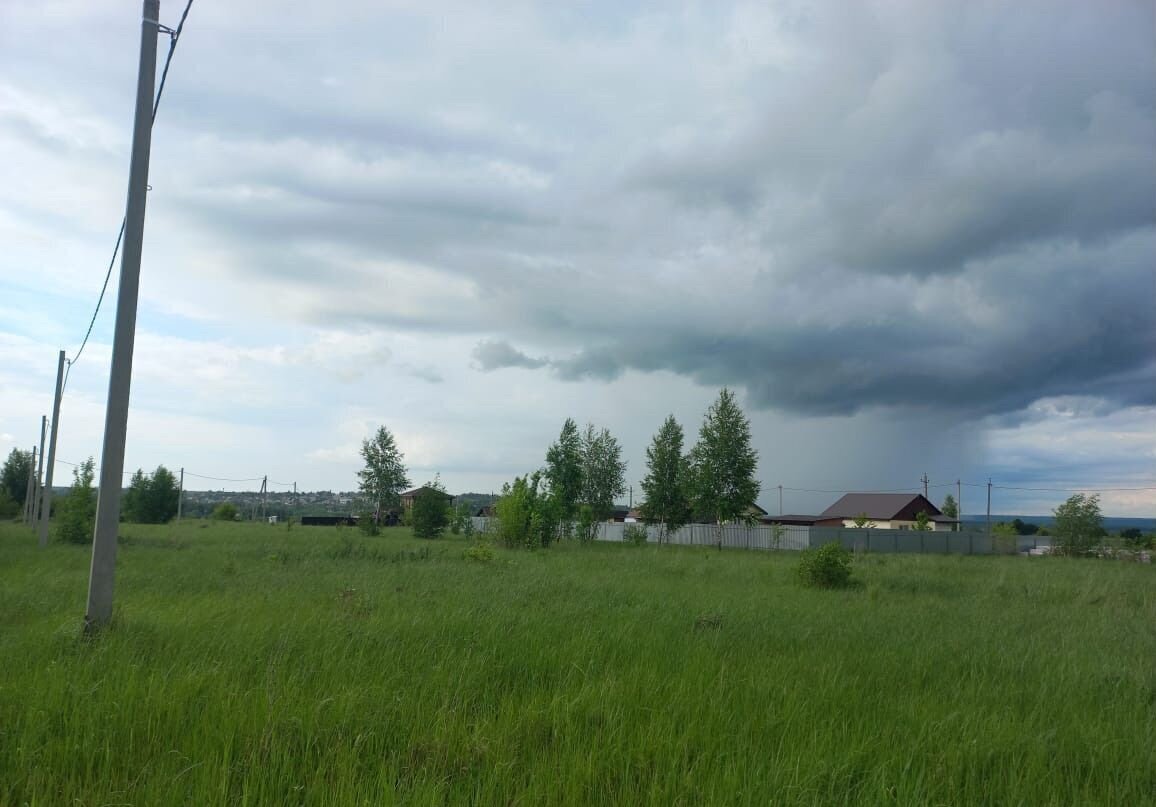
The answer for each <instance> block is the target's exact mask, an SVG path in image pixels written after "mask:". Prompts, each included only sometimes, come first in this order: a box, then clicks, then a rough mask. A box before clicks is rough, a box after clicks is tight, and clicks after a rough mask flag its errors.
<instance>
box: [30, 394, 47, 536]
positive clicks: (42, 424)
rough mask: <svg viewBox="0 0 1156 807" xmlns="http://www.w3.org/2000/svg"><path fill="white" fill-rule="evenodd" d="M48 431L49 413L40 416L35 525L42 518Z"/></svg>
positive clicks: (33, 499) (34, 499) (33, 494)
mask: <svg viewBox="0 0 1156 807" xmlns="http://www.w3.org/2000/svg"><path fill="white" fill-rule="evenodd" d="M47 431H48V415H41V416H40V457H39V458H38V459H37V461H36V486H35V488H34V489H33V491H32V519H31V521H32V524H33V525H34V526H35V524H36V522H37V521H39V519H40V492H41V491H42V490H44V488H43V486H42V485H41V480H42V479H44V435H45V434H46V433H47Z"/></svg>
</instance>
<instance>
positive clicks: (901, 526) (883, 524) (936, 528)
mask: <svg viewBox="0 0 1156 807" xmlns="http://www.w3.org/2000/svg"><path fill="white" fill-rule="evenodd" d="M830 522H831V519H828V520H827V521H824V522H822V524H821V525H818V524H817V525H816V526H824V527H828V526H837V525H833V524H831V523H830ZM915 524H916V522H914V521H902V520H900V519H892V520H891V521H875V520H874V519H872V520H871V526H870V528H871V529H875V530H913V529H915ZM843 526H844V527H846V528H847V529H857V528H856V527H855V521H854V519H850V518H845V519H843ZM927 529H928V531H930V532H951V525H950V524H936V523H935V522H934V521H929V522H927Z"/></svg>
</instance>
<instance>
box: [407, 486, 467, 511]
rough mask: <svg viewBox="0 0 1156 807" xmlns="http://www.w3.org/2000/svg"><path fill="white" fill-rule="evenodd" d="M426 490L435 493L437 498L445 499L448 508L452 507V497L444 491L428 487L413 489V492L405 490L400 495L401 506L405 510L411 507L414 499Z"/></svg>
mask: <svg viewBox="0 0 1156 807" xmlns="http://www.w3.org/2000/svg"><path fill="white" fill-rule="evenodd" d="M427 490H428V491H429V492H430V493H436V494H438V495H439V496H441V497H443V498H445V499H446V503H447V504H448V505H450V506H453V503H454V497H453V496H451V495H450V494H448V493H446V492H445V491H444V490H438V489H437V488H431V487H429V486H428V485H422V486H421V487H420V488H414V489H413V490H407V491H406V492H405V493H403V494H401V506H402V507H404V508H405V509H406V510H408V509H409V508H411V507H413V502H414V499H416V498H417V497H418V496H420V495H421V494H422V493H424V492H425V491H427Z"/></svg>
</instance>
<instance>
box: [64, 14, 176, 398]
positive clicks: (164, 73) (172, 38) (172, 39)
mask: <svg viewBox="0 0 1156 807" xmlns="http://www.w3.org/2000/svg"><path fill="white" fill-rule="evenodd" d="M192 7H193V0H189V1H188V3H187V4H186V5H185V10H184V13H182V14H181V21H180V22H179V23H177V27H176V30H171V29H161V28H160V27H159V26H158V31H157V32H158V33H161V32H162V30H168V31H169V52H168V54H167V55H166V56H165V66H164V69H162V70H161V80H160V84H159V86H158V87H157V94H156V98H154V99H153V114H152V123H153V124H155V123H156V121H157V110H158V109H159V108H160V105H161V96H162V95H163V94H164V91H165V81H166V80H167V79H168V77H169V65H171V64H172V62H173V53H174V52H175V51H176V49H177V40H179V39H180V38H181V31H183V30H184V28H185V20H186V19H187V18H188V16H189V10H190V9H191V8H192ZM127 221H128V217H127V216H123V217H121V220H120V232H119V233H117V236H116V244H115V245H114V246H113V248H112V258H111V259H109V262H108V270H107V271H106V272H105V273H104V283H103V284H102V285H101V287H100V296H99V297H97V298H96V308H95V309H94V310H93V312H92V319H91V320H89V322H88V330H86V331H85V332H84V339H83V340H81V343H80V347H79V348H78V349H77V351H76V355H75V356H73V357H72V358H71V359H67V360H66V364H67V366H66V367H65V370H64V381H63V382H62V383H61V385H60V392H61V394H62V395H63V394H64V390H65V388H66V387H67V386H68V375H69V373H70V372H71V371H72V365H73V364H75V363H76V362H78V361H80V356H81V354H83V353H84V348H85V346H86V345H87V344H88V338H89V337H90V336H91V335H92V328H93V326H94V325H96V317H97V315H98V314H100V306H101V304H102V303H104V295H105V293H106V292H107V291H108V281H109V280H110V279H111V278H112V268H113V267H114V266H115V265H116V256H117V253H118V252H120V244H121V242H122V241H123V240H124V228H125V224H126V222H127Z"/></svg>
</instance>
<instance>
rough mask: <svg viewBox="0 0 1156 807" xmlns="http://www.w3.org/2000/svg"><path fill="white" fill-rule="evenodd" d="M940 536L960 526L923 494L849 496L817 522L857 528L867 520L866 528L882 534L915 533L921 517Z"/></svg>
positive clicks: (826, 511) (863, 494) (853, 494)
mask: <svg viewBox="0 0 1156 807" xmlns="http://www.w3.org/2000/svg"><path fill="white" fill-rule="evenodd" d="M921 512H922V513H926V514H927V519H928V526H929V527H930V528H931V529H932V530H934V531H938V532H944V531H950V530H952V529H954V528H955V525H956V524H958V523H959V522H958V521H957V520H956V519H953V518H948V517H947V516H945V515H944V514H943V512H942V511H941V510H940V509H939V508H938V507H936V506H935V505H934V504H932V503H931V502H930V501H929V500H928V499H927V498H926V497H925V496H923V495H922V494H920V493H847V494H845V495H844V496H843V498H841V499H839V501H837V502H835V503H834V504H833V505H831V506H830V507H828V508H827V509H826V510H824V511H823V512H822V513H820V514H819V517H818V518H817V519H815V526H816V527H854V526H856V523H855V522H856V520H857V519H861V518H863V517H864V516H865V517H866V518H867V523H866V524H865V525H864V526H866V527H874V528H875V529H880V530H910V529H914V528H915V525H916V521H917V519H918V517H919V514H920V513H921Z"/></svg>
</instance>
